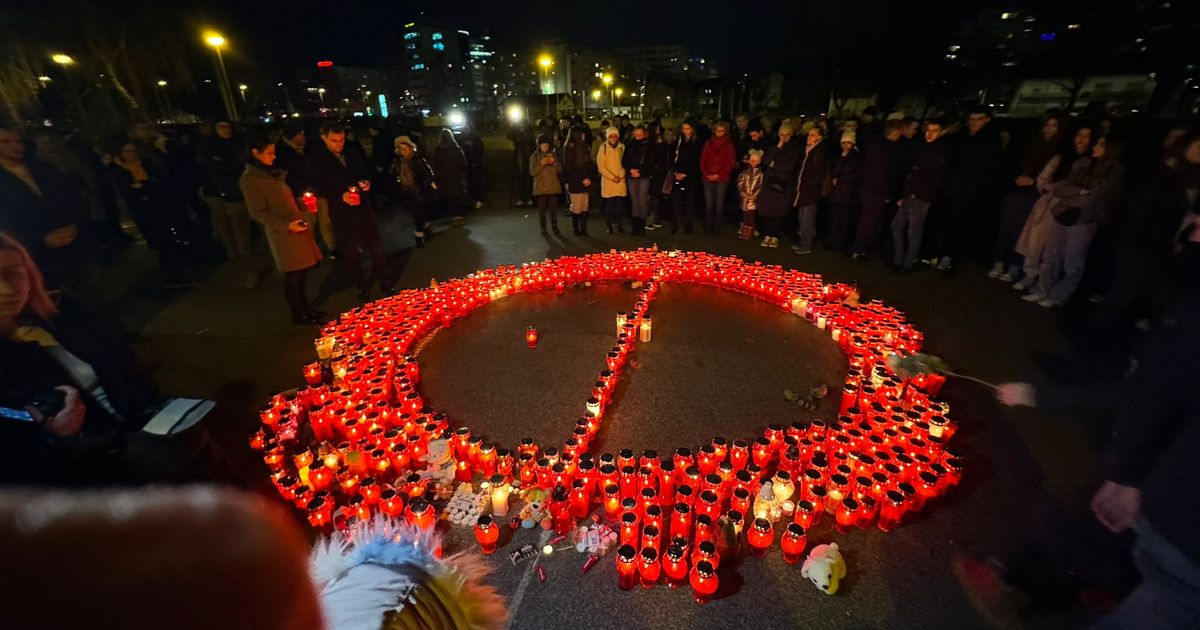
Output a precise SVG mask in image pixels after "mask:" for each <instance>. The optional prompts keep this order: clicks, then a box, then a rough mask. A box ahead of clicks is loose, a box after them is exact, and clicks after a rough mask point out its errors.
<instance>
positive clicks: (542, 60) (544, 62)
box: [537, 53, 554, 69]
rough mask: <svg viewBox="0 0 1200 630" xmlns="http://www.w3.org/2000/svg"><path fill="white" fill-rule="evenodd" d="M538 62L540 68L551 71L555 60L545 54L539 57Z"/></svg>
mask: <svg viewBox="0 0 1200 630" xmlns="http://www.w3.org/2000/svg"><path fill="white" fill-rule="evenodd" d="M537 62H538V65H539V66H541V67H543V68H547V69H549V68H550V66H552V65H554V58H553V57H551V56H550V55H547V54H545V53H543V54H542V55H541V56H539V57H538V60H537Z"/></svg>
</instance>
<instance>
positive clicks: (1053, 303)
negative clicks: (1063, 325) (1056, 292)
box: [1038, 298, 1062, 308]
mask: <svg viewBox="0 0 1200 630" xmlns="http://www.w3.org/2000/svg"><path fill="white" fill-rule="evenodd" d="M1038 306H1040V307H1042V308H1058V307H1060V306H1062V302H1059V301H1058V300H1052V299H1050V298H1042V299H1040V300H1038Z"/></svg>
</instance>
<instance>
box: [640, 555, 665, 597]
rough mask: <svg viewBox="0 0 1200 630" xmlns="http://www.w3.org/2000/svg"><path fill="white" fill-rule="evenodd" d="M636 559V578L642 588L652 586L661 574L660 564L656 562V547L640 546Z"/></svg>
mask: <svg viewBox="0 0 1200 630" xmlns="http://www.w3.org/2000/svg"><path fill="white" fill-rule="evenodd" d="M638 555H639V561H638V580H639V581H640V582H641V584H642V588H647V589H650V588H654V585H655V584H657V583H658V577H659V575H661V574H662V566H661V565H660V564H659V563H658V549H655V548H654V547H642V551H641V553H639V554H638Z"/></svg>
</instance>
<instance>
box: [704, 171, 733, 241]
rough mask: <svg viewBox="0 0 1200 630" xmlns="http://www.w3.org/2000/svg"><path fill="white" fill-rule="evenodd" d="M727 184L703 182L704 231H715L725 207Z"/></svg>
mask: <svg viewBox="0 0 1200 630" xmlns="http://www.w3.org/2000/svg"><path fill="white" fill-rule="evenodd" d="M728 191H729V182H727V181H726V182H704V229H706V230H708V231H709V232H716V231H717V223H718V222H719V221H720V219H721V214H722V212H723V210H724V206H725V194H726V192H728Z"/></svg>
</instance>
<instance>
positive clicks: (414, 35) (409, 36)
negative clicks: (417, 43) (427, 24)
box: [404, 33, 421, 39]
mask: <svg viewBox="0 0 1200 630" xmlns="http://www.w3.org/2000/svg"><path fill="white" fill-rule="evenodd" d="M419 37H421V34H420V33H405V34H404V39H418V38H419Z"/></svg>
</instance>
